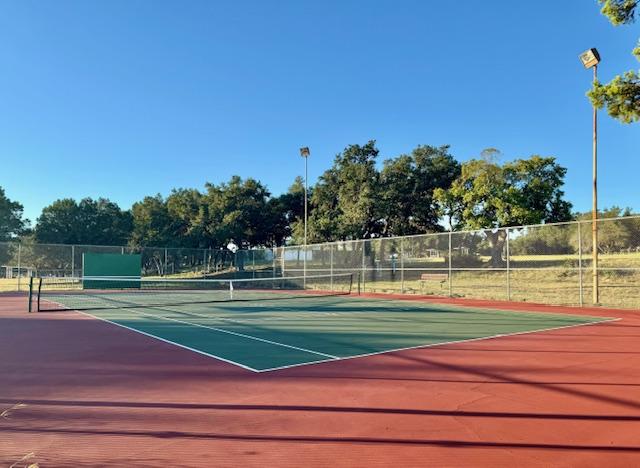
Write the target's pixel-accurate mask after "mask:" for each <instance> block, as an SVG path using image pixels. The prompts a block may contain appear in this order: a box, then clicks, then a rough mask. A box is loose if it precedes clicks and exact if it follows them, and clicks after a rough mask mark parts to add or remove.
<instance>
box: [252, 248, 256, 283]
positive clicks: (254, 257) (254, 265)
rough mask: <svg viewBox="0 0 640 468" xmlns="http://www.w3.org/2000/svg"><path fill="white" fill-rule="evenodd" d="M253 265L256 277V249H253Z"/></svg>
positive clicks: (253, 276)
mask: <svg viewBox="0 0 640 468" xmlns="http://www.w3.org/2000/svg"><path fill="white" fill-rule="evenodd" d="M251 266H252V269H253V275H252V278H255V277H256V251H255V250H252V251H251Z"/></svg>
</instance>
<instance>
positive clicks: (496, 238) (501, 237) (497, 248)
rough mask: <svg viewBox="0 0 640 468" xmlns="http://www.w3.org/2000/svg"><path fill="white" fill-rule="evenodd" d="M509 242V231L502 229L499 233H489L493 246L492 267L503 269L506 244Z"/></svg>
mask: <svg viewBox="0 0 640 468" xmlns="http://www.w3.org/2000/svg"><path fill="white" fill-rule="evenodd" d="M506 240H507V231H506V230H503V229H500V230H498V231H497V232H489V243H490V244H491V262H490V264H491V266H492V267H502V266H504V265H505V260H504V259H503V258H502V253H503V251H504V244H505V241H506Z"/></svg>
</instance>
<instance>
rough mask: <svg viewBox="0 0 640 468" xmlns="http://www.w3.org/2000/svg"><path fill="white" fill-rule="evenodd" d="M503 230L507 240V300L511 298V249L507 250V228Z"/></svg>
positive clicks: (507, 244) (507, 245)
mask: <svg viewBox="0 0 640 468" xmlns="http://www.w3.org/2000/svg"><path fill="white" fill-rule="evenodd" d="M505 232H506V233H507V241H506V248H507V301H510V300H511V262H510V257H511V251H510V250H509V228H506V229H505Z"/></svg>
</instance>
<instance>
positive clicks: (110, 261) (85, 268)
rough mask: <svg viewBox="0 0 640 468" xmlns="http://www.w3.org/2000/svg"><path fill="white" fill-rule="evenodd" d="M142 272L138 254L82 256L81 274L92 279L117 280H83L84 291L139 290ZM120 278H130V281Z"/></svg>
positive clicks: (85, 254)
mask: <svg viewBox="0 0 640 468" xmlns="http://www.w3.org/2000/svg"><path fill="white" fill-rule="evenodd" d="M141 272H142V256H141V255H140V254H132V255H122V254H113V253H84V254H82V274H83V276H85V277H86V276H93V277H99V278H104V277H107V278H108V277H113V276H117V277H119V279H114V280H113V282H111V281H91V280H84V281H83V282H82V287H83V288H84V289H121V288H123V287H126V288H139V287H140V281H135V280H136V279H137V278H140V276H141ZM122 277H127V278H128V277H130V278H131V280H129V279H126V280H123V279H122Z"/></svg>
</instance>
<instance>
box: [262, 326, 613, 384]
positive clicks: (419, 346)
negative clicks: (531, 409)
mask: <svg viewBox="0 0 640 468" xmlns="http://www.w3.org/2000/svg"><path fill="white" fill-rule="evenodd" d="M619 320H622V319H621V318H604V319H603V320H598V321H596V322H588V323H575V324H572V325H562V326H560V327H552V328H539V329H537V330H528V331H521V332H514V333H500V334H497V335H490V336H480V337H478V338H465V339H463V340H452V341H442V342H439V343H430V344H424V345H416V346H407V347H405V348H395V349H386V350H383V351H374V352H372V353H364V354H354V355H353V356H345V357H340V358H337V359H321V360H319V361H308V362H299V363H296V364H288V365H286V366H278V367H270V368H268V369H259V370H257V371H256V372H258V373H260V372H272V371H277V370H283V369H290V368H292V367H300V366H308V365H313V364H322V363H326V362H337V361H346V360H347V359H358V358H362V357H368V356H377V355H379V354H387V353H396V352H400V351H410V350H412V349H422V348H434V347H436V346H445V345H450V344H460V343H471V342H473V341H483V340H492V339H495V338H506V337H509V336H517V335H526V334H529V333H541V332H547V331H553V330H561V329H563V328H575V327H584V326H588V325H599V324H602V323H609V322H617V321H619ZM515 352H517V351H515Z"/></svg>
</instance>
